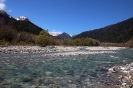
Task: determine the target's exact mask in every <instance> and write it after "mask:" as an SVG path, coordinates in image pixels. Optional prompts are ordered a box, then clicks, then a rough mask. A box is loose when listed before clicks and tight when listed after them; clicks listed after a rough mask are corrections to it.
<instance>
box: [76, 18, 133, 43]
mask: <svg viewBox="0 0 133 88" xmlns="http://www.w3.org/2000/svg"><path fill="white" fill-rule="evenodd" d="M83 37H84V38H86V37H88V38H93V39H97V40H100V41H101V42H113V43H124V42H127V41H128V40H130V39H131V38H132V37H133V17H132V18H129V19H127V20H124V21H122V22H119V23H116V24H112V25H109V26H106V27H104V28H100V29H94V30H90V31H86V32H82V33H80V34H78V35H77V36H75V37H74V38H83Z"/></svg>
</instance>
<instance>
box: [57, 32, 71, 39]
mask: <svg viewBox="0 0 133 88" xmlns="http://www.w3.org/2000/svg"><path fill="white" fill-rule="evenodd" d="M55 37H56V38H59V39H71V38H72V37H71V36H70V35H69V34H67V33H66V32H63V33H62V34H59V35H57V36H55Z"/></svg>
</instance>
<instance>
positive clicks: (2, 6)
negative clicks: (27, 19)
mask: <svg viewBox="0 0 133 88" xmlns="http://www.w3.org/2000/svg"><path fill="white" fill-rule="evenodd" d="M5 1H6V0H0V9H3V10H4V9H5V8H6V5H5Z"/></svg>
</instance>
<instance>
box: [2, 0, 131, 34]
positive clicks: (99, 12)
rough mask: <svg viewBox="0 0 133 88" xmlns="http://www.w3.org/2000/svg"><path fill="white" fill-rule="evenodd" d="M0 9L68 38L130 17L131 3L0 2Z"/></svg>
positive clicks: (111, 0) (82, 0) (92, 0)
mask: <svg viewBox="0 0 133 88" xmlns="http://www.w3.org/2000/svg"><path fill="white" fill-rule="evenodd" d="M2 4H3V6H2ZM0 7H1V8H3V9H4V10H5V11H6V12H7V13H9V14H10V15H11V16H13V17H19V16H25V17H27V18H28V19H29V20H30V21H31V22H33V23H34V24H36V25H38V26H39V27H41V28H43V29H48V31H49V32H52V31H55V32H67V33H69V34H78V33H81V32H83V31H88V30H92V29H97V28H101V27H105V26H107V25H110V24H114V23H117V22H120V21H123V20H126V19H128V18H130V17H133V0H0Z"/></svg>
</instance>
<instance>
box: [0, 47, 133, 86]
mask: <svg viewBox="0 0 133 88" xmlns="http://www.w3.org/2000/svg"><path fill="white" fill-rule="evenodd" d="M44 54H45V53H30V54H0V88H1V87H6V88H24V87H26V88H34V87H35V86H36V87H37V86H38V87H40V88H41V87H42V88H44V87H46V88H47V87H48V88H49V87H51V88H83V86H85V87H89V88H90V87H92V88H93V87H94V86H95V85H98V84H99V83H101V82H103V83H104V82H105V84H106V82H111V81H110V80H109V79H108V78H106V75H107V71H108V68H110V67H112V66H115V65H125V64H128V63H131V62H133V49H130V48H127V49H123V50H118V51H117V53H108V54H106V53H105V54H95V55H78V56H65V57H61V56H58V57H44V56H41V55H44ZM39 79H41V80H40V81H39ZM111 83H113V82H111Z"/></svg>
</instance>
